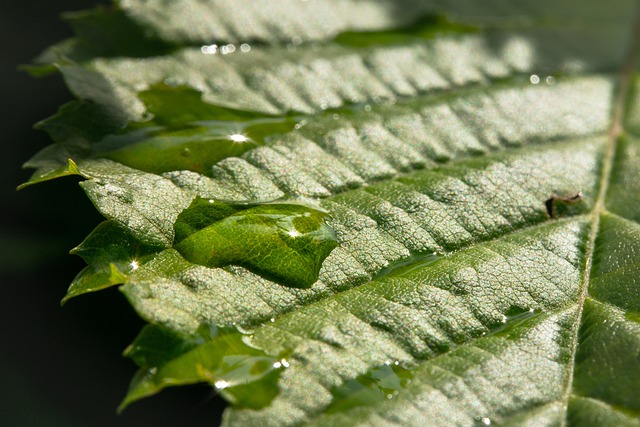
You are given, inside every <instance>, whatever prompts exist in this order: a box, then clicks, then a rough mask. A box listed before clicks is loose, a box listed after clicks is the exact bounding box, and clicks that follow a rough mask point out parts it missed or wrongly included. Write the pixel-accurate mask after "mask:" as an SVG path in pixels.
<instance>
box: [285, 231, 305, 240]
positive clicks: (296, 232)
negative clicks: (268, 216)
mask: <svg viewBox="0 0 640 427" xmlns="http://www.w3.org/2000/svg"><path fill="white" fill-rule="evenodd" d="M287 234H288V235H289V237H293V238H296V237H300V236H302V234H301V233H300V232H299V231H298V230H296V229H293V230H289V231H287Z"/></svg>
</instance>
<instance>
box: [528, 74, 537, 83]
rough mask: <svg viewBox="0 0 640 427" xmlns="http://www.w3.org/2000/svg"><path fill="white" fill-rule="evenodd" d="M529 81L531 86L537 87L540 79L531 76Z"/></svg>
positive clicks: (534, 75)
mask: <svg viewBox="0 0 640 427" xmlns="http://www.w3.org/2000/svg"><path fill="white" fill-rule="evenodd" d="M529 81H530V82H531V83H532V84H534V85H537V84H538V83H540V77H538V75H537V74H531V76H530V77H529Z"/></svg>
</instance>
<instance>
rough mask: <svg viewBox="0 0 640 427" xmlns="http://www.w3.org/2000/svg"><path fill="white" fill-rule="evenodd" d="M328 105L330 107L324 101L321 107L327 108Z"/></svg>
mask: <svg viewBox="0 0 640 427" xmlns="http://www.w3.org/2000/svg"><path fill="white" fill-rule="evenodd" d="M327 107H328V105H327V103H326V102H323V103H322V104H320V109H322V110H326V109H327Z"/></svg>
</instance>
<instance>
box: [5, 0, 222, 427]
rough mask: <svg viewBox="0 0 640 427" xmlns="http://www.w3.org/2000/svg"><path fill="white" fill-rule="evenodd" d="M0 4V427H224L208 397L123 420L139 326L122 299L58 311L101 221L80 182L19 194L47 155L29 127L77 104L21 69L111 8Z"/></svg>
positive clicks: (166, 394)
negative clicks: (37, 158) (130, 348)
mask: <svg viewBox="0 0 640 427" xmlns="http://www.w3.org/2000/svg"><path fill="white" fill-rule="evenodd" d="M0 3H1V4H0V37H1V39H0V40H1V44H0V46H1V48H0V54H1V57H0V125H1V127H0V138H1V142H0V144H1V146H0V150H1V151H0V162H1V163H0V173H1V174H2V175H1V179H0V191H2V194H1V199H0V200H1V202H0V206H1V208H2V209H1V210H0V212H1V220H0V289H1V292H2V293H1V294H0V327H1V330H2V335H1V339H0V425H2V426H7V427H12V426H20V427H31V426H38V427H40V426H47V427H55V426H67V427H74V426H93V427H100V426H134V425H135V426H178V425H180V426H184V425H189V426H201V425H202V426H205V425H206V426H215V425H217V424H219V421H220V416H221V410H222V407H223V405H224V404H223V402H222V400H221V399H220V398H219V397H218V396H215V395H214V394H213V393H212V392H211V387H209V386H206V385H201V386H192V387H177V388H170V389H168V390H165V391H163V392H162V393H160V394H159V395H157V396H154V397H151V398H148V399H145V400H143V401H141V402H139V403H134V404H133V405H132V406H130V407H129V408H128V409H126V410H125V411H124V412H123V413H122V414H121V415H117V414H116V407H117V406H118V404H119V403H120V400H121V399H122V398H123V397H124V395H125V393H126V390H127V387H128V384H129V380H130V379H131V377H132V376H133V374H134V373H135V370H136V367H135V365H134V364H133V362H131V361H130V360H128V359H125V358H124V357H122V356H121V352H122V350H124V348H125V347H126V346H127V345H128V344H129V343H130V342H131V341H132V340H133V338H134V337H135V335H136V334H137V333H138V331H139V330H140V328H141V327H142V326H143V322H142V320H140V318H139V317H138V316H137V315H136V314H135V313H134V312H133V310H132V308H131V307H130V306H129V304H128V303H127V302H126V300H125V298H124V296H123V295H122V294H121V293H120V292H118V291H117V289H110V290H107V291H102V292H99V293H96V294H89V295H87V296H83V297H80V298H78V299H74V300H71V301H70V302H68V303H67V304H66V305H65V306H64V307H60V304H59V302H60V299H61V298H62V297H63V296H64V294H65V292H66V289H67V287H68V285H69V283H70V282H71V280H72V279H73V277H74V276H75V275H76V274H77V273H78V272H79V271H80V270H81V269H82V268H83V267H84V263H83V261H82V260H80V259H79V258H77V257H74V256H72V255H68V251H69V250H70V249H71V248H72V247H74V246H75V245H77V244H78V243H80V242H81V241H82V239H83V238H84V237H86V236H87V235H88V234H89V232H90V231H91V230H92V229H93V228H94V227H95V226H96V225H97V224H98V223H99V222H100V221H101V220H102V218H101V217H100V215H99V214H98V213H97V212H96V211H95V209H94V208H93V207H92V206H91V203H90V202H89V200H88V199H87V198H86V197H85V196H84V194H83V192H82V190H81V189H80V187H79V186H78V185H77V182H78V179H77V178H64V179H59V180H56V181H52V182H49V183H44V184H39V185H36V186H33V187H29V188H27V189H24V190H22V191H20V192H16V190H15V187H16V186H17V185H18V184H20V183H22V182H24V181H26V180H27V179H28V177H29V175H30V171H25V170H22V169H21V165H22V163H24V162H25V161H26V160H27V159H28V158H29V157H30V156H32V155H33V154H35V153H36V152H37V151H38V150H40V149H41V148H43V147H45V146H46V145H48V144H49V139H48V136H47V135H46V134H44V133H43V132H40V131H35V130H33V129H32V126H33V124H34V123H36V122H37V121H39V120H41V119H44V118H45V117H48V116H50V115H52V114H53V113H55V111H56V110H57V108H58V107H59V106H60V105H62V104H63V103H65V102H67V101H69V100H71V95H70V94H69V92H68V91H67V90H66V88H65V86H64V83H63V82H62V79H61V78H60V76H50V77H45V78H40V79H35V78H32V77H30V76H28V75H27V74H26V73H25V72H22V71H19V70H17V67H18V66H19V65H20V64H25V63H28V62H29V61H30V60H31V59H33V58H34V57H35V56H36V55H38V53H40V52H41V51H42V50H43V49H44V48H45V47H47V46H48V45H50V44H53V43H54V42H56V41H59V40H61V39H63V38H66V37H69V36H71V31H70V29H69V27H68V26H67V25H66V24H65V23H64V22H63V21H62V20H61V19H60V16H59V15H60V14H61V13H62V12H64V11H74V10H80V9H87V8H91V7H94V5H96V4H99V3H102V4H108V2H107V1H103V2H98V1H80V0H71V1H63V0H60V1H51V0H48V1H40V0H38V1H31V0H22V1H2V2H0Z"/></svg>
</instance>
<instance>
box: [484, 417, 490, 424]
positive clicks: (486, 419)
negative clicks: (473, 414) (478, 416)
mask: <svg viewBox="0 0 640 427" xmlns="http://www.w3.org/2000/svg"><path fill="white" fill-rule="evenodd" d="M482 423H483V424H484V425H487V426H488V425H490V424H491V420H490V419H489V418H487V417H482Z"/></svg>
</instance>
